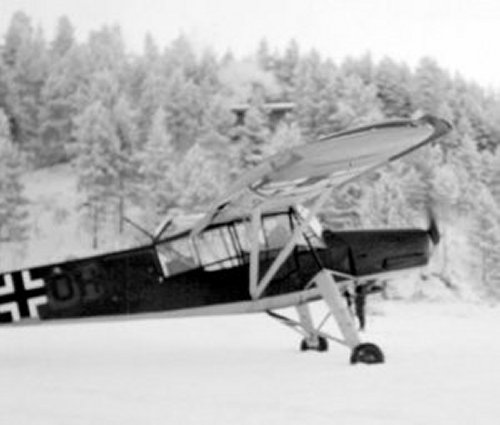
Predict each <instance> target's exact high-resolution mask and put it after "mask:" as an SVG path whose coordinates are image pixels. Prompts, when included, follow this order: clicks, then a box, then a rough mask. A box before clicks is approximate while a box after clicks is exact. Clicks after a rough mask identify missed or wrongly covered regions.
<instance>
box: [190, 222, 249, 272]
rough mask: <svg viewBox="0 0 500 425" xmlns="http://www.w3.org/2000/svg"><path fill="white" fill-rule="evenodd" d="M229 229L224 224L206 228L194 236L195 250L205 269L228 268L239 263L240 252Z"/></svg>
mask: <svg viewBox="0 0 500 425" xmlns="http://www.w3.org/2000/svg"><path fill="white" fill-rule="evenodd" d="M230 229H231V228H230V227H229V226H224V227H218V228H216V229H211V230H206V231H204V232H203V233H202V234H201V235H199V236H198V237H197V238H196V241H195V245H196V250H197V252H198V255H199V257H200V261H201V264H202V266H203V267H204V268H205V269H206V270H218V269H224V268H230V267H234V266H237V265H238V264H240V263H241V253H240V250H239V249H238V247H237V245H236V239H235V236H234V234H232V233H231V230H230Z"/></svg>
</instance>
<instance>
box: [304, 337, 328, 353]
mask: <svg viewBox="0 0 500 425" xmlns="http://www.w3.org/2000/svg"><path fill="white" fill-rule="evenodd" d="M307 350H316V351H320V352H324V351H328V341H327V339H326V338H324V337H322V336H318V338H317V339H316V341H313V340H311V339H308V338H304V339H303V340H302V342H301V343H300V351H307Z"/></svg>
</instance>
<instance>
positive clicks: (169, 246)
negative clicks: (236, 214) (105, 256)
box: [156, 209, 324, 276]
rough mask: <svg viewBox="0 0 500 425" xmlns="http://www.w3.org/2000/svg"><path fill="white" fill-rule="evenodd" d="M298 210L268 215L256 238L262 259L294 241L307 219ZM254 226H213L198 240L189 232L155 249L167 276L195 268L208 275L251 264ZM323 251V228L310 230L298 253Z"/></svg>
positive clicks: (238, 221)
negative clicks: (315, 249) (212, 272)
mask: <svg viewBox="0 0 500 425" xmlns="http://www.w3.org/2000/svg"><path fill="white" fill-rule="evenodd" d="M302 214H303V213H302V212H299V211H298V210H296V209H289V210H287V211H281V212H275V213H267V214H263V216H262V223H261V226H260V229H259V233H258V235H257V237H258V241H259V252H260V256H261V258H262V256H264V258H265V257H266V256H269V255H272V253H273V252H276V251H278V250H280V249H281V248H282V247H283V246H284V245H285V244H286V243H287V242H288V241H289V240H290V238H291V237H292V234H293V232H294V230H295V229H296V228H297V226H299V225H300V222H301V221H302V220H303V218H304V216H303V215H302ZM251 228H252V226H251V224H250V221H249V220H241V219H235V220H231V221H228V222H224V223H218V224H215V225H211V226H210V227H208V228H207V229H205V230H204V231H203V232H202V233H201V234H199V235H197V236H196V237H191V233H190V231H189V230H188V231H185V232H183V233H180V234H178V235H174V236H172V237H168V238H166V239H165V240H163V241H162V242H159V243H158V244H157V246H156V249H157V253H158V257H159V259H160V263H161V266H162V269H163V273H164V275H165V276H172V275H176V274H179V273H184V272H187V271H189V270H193V269H196V268H203V269H204V270H206V271H215V270H220V269H228V268H233V267H238V266H243V265H245V264H248V262H249V259H250V251H251V246H252V239H253V235H252V230H251ZM310 247H314V248H318V247H324V243H323V240H322V238H321V226H320V225H319V222H318V223H315V224H314V225H312V226H310V227H308V228H307V229H306V231H305V232H304V233H303V234H302V235H301V237H300V238H299V241H298V248H297V249H299V250H300V249H309V248H310Z"/></svg>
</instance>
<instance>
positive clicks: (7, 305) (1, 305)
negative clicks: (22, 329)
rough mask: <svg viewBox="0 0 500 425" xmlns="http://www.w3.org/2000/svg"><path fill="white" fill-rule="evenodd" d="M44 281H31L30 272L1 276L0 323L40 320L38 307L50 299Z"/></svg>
mask: <svg viewBox="0 0 500 425" xmlns="http://www.w3.org/2000/svg"><path fill="white" fill-rule="evenodd" d="M46 293H47V291H46V288H45V283H44V281H43V280H42V279H31V274H30V272H29V270H24V271H22V272H14V273H7V274H4V275H1V276H0V323H11V322H18V321H19V320H22V319H36V318H38V307H39V306H40V305H42V304H47V302H48V298H47V295H46Z"/></svg>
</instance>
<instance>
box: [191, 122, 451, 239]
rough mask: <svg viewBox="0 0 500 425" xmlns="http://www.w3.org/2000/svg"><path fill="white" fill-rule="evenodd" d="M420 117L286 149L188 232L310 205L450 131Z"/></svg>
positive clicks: (233, 189)
mask: <svg viewBox="0 0 500 425" xmlns="http://www.w3.org/2000/svg"><path fill="white" fill-rule="evenodd" d="M450 129H451V126H450V125H449V124H448V123H447V122H446V121H444V120H442V119H440V118H436V117H434V116H430V115H426V116H424V117H422V118H419V119H417V120H399V121H392V122H385V123H381V124H376V125H371V126H366V127H361V128H357V129H354V130H350V131H345V132H341V133H336V134H332V135H329V136H325V137H322V138H321V139H319V140H318V141H316V142H313V143H310V144H307V145H302V146H296V147H292V148H290V149H287V150H286V151H284V152H281V153H278V154H276V155H273V156H271V157H270V158H268V159H267V160H265V161H264V162H263V163H262V164H260V165H259V166H257V167H255V168H254V169H252V170H250V171H248V172H247V173H246V174H244V175H243V176H242V177H241V178H240V179H239V180H238V181H237V182H236V183H235V184H234V185H233V186H232V187H231V188H230V189H229V191H228V192H227V193H226V194H225V196H223V197H222V198H221V199H219V200H218V201H217V202H216V203H215V204H214V206H213V207H212V208H211V209H210V212H209V213H208V214H207V215H206V216H205V217H204V218H203V219H202V220H201V221H200V222H199V223H198V224H197V225H196V226H195V227H194V230H193V234H197V233H199V232H201V231H202V230H203V229H204V228H206V227H207V226H208V225H210V224H211V223H214V222H218V221H221V220H225V219H228V218H230V217H233V216H239V217H249V216H250V215H251V214H252V211H255V210H259V211H260V212H265V211H269V210H274V209H279V208H283V207H287V206H290V205H295V204H297V203H303V202H306V201H308V200H311V199H313V198H315V197H317V196H318V195H320V194H321V193H323V192H325V191H328V190H329V189H330V190H331V189H333V188H339V187H341V186H342V185H344V184H346V183H347V182H350V181H352V180H353V179H355V178H358V177H360V176H362V175H364V174H366V173H368V172H371V171H373V170H375V169H376V168H379V167H381V166H383V165H385V164H387V163H389V162H391V161H394V160H396V159H398V158H400V157H402V156H404V155H406V154H408V153H410V152H412V151H413V150H415V149H417V148H419V147H421V146H423V145H426V144H428V143H430V142H432V141H433V140H435V139H437V138H439V137H441V136H443V135H444V134H446V133H447V132H448V131H450Z"/></svg>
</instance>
